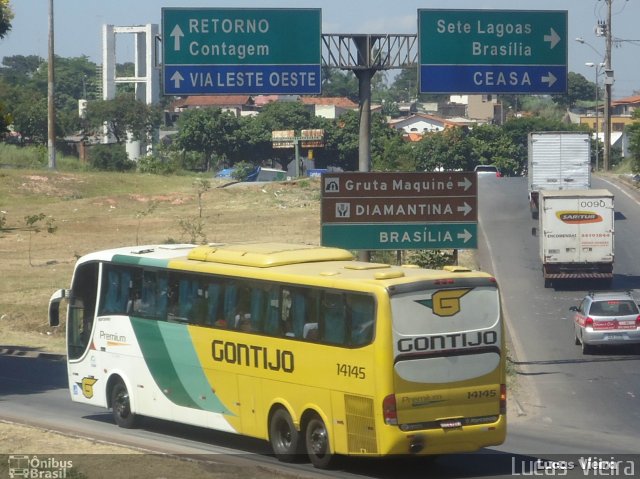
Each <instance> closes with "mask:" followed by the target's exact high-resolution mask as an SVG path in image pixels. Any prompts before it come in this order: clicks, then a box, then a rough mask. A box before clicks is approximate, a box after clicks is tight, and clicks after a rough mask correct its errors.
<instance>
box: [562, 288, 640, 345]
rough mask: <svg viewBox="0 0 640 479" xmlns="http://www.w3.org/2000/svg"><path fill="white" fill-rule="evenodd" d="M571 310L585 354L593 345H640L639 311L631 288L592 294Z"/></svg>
mask: <svg viewBox="0 0 640 479" xmlns="http://www.w3.org/2000/svg"><path fill="white" fill-rule="evenodd" d="M569 309H570V310H571V311H573V324H574V329H575V342H576V344H577V345H580V344H581V345H582V352H583V353H584V354H589V353H590V352H592V350H593V347H594V346H603V345H612V346H613V345H621V344H640V310H639V309H638V305H637V304H636V302H635V301H634V299H633V296H632V295H631V292H629V291H606V292H594V293H589V294H587V295H586V296H585V297H584V298H583V299H582V301H581V302H580V304H579V305H578V306H572V307H571V308H569Z"/></svg>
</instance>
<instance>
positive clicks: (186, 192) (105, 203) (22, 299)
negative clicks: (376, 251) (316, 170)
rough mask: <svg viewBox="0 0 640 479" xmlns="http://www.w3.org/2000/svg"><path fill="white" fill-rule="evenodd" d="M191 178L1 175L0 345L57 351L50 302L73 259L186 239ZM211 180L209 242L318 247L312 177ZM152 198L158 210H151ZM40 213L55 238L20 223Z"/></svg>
mask: <svg viewBox="0 0 640 479" xmlns="http://www.w3.org/2000/svg"><path fill="white" fill-rule="evenodd" d="M0 163H2V159H1V158H0ZM195 179H196V177H195V176H166V177H165V176H157V175H143V174H137V173H109V172H94V171H86V172H54V171H49V170H47V169H10V168H4V169H0V218H2V219H3V220H2V221H3V229H4V230H5V231H3V232H1V233H0V265H1V266H0V268H1V272H2V281H0V335H1V336H2V338H3V339H2V340H0V345H6V343H7V342H8V341H11V343H12V344H14V345H16V344H23V345H27V346H30V347H34V348H35V347H39V348H42V349H46V350H49V349H50V347H54V349H55V350H58V349H59V345H60V344H62V342H61V341H59V338H58V336H59V335H62V334H63V333H62V331H61V330H62V328H53V329H51V328H49V326H48V323H47V305H48V301H49V297H50V295H51V294H52V293H53V292H54V291H55V290H56V289H59V288H64V287H69V284H70V280H71V274H72V272H73V266H74V264H75V261H76V259H77V258H78V257H79V256H82V255H84V254H86V253H89V252H91V251H96V250H100V249H106V248H113V247H118V246H127V245H136V244H151V243H166V242H184V241H185V240H186V239H188V238H185V232H184V231H183V230H182V229H181V228H180V226H179V221H180V220H181V219H182V220H184V219H187V220H189V219H191V218H196V217H197V216H198V214H199V211H198V206H197V198H196V190H195V187H194V184H193V183H194V180H195ZM210 181H211V186H212V188H211V189H210V190H209V191H207V193H205V195H204V197H203V205H204V207H203V222H204V231H205V234H206V238H207V240H208V241H219V242H222V241H258V240H266V241H269V240H271V241H291V242H303V243H314V244H319V240H320V221H319V216H320V215H319V196H318V190H319V187H318V186H317V185H314V184H315V183H317V181H316V182H312V183H311V184H310V183H309V182H308V181H307V182H305V183H304V184H305V185H306V186H304V187H301V186H299V185H298V182H288V183H286V184H285V183H273V184H268V185H251V186H238V187H228V188H219V186H222V185H223V184H224V182H223V181H221V180H216V179H213V178H211V179H210ZM151 202H155V203H156V204H157V206H156V207H155V208H154V209H153V211H151V212H149V210H150V208H149V205H150V203H151ZM40 213H42V214H44V215H45V216H46V217H47V218H51V219H53V221H54V224H55V225H56V226H57V230H56V231H55V232H54V233H52V234H48V233H47V232H46V231H45V230H42V231H40V232H37V233H36V232H33V231H26V230H25V229H26V219H25V218H26V217H28V216H31V215H38V214H40ZM30 258H31V263H30ZM30 264H32V266H31V265H30ZM9 334H11V336H9ZM16 335H18V336H22V337H23V341H22V342H18V341H19V338H18V337H16ZM10 338H13V339H10Z"/></svg>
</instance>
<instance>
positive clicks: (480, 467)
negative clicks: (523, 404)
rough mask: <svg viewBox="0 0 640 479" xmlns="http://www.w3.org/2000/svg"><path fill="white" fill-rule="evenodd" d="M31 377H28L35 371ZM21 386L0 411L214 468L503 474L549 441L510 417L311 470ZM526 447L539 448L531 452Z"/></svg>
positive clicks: (10, 373)
mask: <svg viewBox="0 0 640 479" xmlns="http://www.w3.org/2000/svg"><path fill="white" fill-rule="evenodd" d="M0 359H2V358H0ZM5 359H6V358H5ZM20 362H24V364H25V365H31V366H33V364H34V363H33V362H32V361H30V360H28V359H27V358H14V361H12V363H13V364H14V366H15V367H13V368H11V369H9V370H5V377H6V378H8V379H9V380H10V381H15V380H16V379H17V378H19V377H22V376H24V374H23V372H24V369H25V367H26V366H21V365H20ZM36 362H42V363H45V364H41V365H39V366H38V368H39V369H41V370H44V369H48V367H49V366H52V367H51V369H50V370H51V374H52V375H54V376H58V377H57V378H52V379H53V382H54V383H55V382H58V381H60V380H64V377H65V375H66V373H65V371H64V370H63V369H60V368H59V363H60V362H59V361H58V362H56V363H55V364H46V363H47V360H43V359H36ZM48 362H49V363H51V361H48ZM6 364H7V363H6V361H5V362H3V361H0V365H6ZM30 379H31V377H30V376H29V375H26V376H24V378H23V380H22V382H27V383H28V382H29V381H30ZM33 380H34V382H35V381H36V378H33ZM27 389H28V390H30V391H34V392H28V393H25V394H21V393H19V392H16V393H15V394H7V395H5V396H4V397H3V400H2V401H0V417H3V418H8V419H11V420H14V421H16V422H22V423H27V424H33V425H35V426H40V427H46V428H48V429H51V430H57V431H61V432H64V433H67V434H71V435H78V436H83V437H88V438H94V439H97V440H104V441H108V442H110V443H118V444H122V445H125V446H131V447H135V448H142V449H144V450H147V451H150V452H151V451H152V452H155V453H163V454H174V455H187V456H188V457H189V458H191V459H197V460H201V461H205V462H207V463H210V464H212V467H214V468H215V467H236V466H238V467H243V468H255V467H258V468H260V469H262V470H265V471H269V473H268V474H266V475H265V477H267V476H268V477H291V476H292V475H295V476H296V477H310V478H317V477H339V478H355V477H363V476H364V477H373V478H379V479H391V478H400V479H402V478H407V479H409V478H415V477H423V476H424V477H442V478H455V477H470V478H471V477H484V478H488V477H507V476H510V475H512V473H513V472H514V469H513V467H519V466H514V464H516V465H520V464H531V463H532V462H535V461H537V460H538V459H544V458H545V457H546V456H545V455H544V449H545V447H546V446H547V445H548V444H550V441H549V431H548V430H544V429H540V430H534V431H533V432H531V431H528V430H526V429H523V428H522V425H521V424H518V423H516V424H513V425H510V426H509V428H510V433H509V435H508V439H507V442H506V443H505V444H504V445H502V446H500V447H499V448H491V449H484V450H482V451H480V452H477V453H471V454H454V455H447V456H442V457H440V458H438V459H437V460H433V459H431V458H417V457H411V456H402V457H394V458H385V459H363V458H344V460H343V461H342V462H341V465H340V467H339V468H338V470H336V471H318V470H316V469H314V468H313V467H312V466H310V465H309V464H308V463H304V462H301V463H298V464H292V465H287V464H282V463H279V462H278V461H277V460H276V459H275V458H274V457H273V455H272V454H271V451H270V448H269V446H268V443H267V442H266V441H261V440H257V439H252V438H248V437H244V436H239V435H234V434H229V433H224V432H218V431H212V430H210V429H205V428H199V427H195V426H187V425H182V424H177V423H174V422H170V421H162V420H157V419H152V418H141V424H140V427H139V428H137V429H132V430H128V429H121V428H118V427H117V426H116V425H115V424H114V423H113V420H112V418H111V414H110V413H109V412H108V411H106V410H104V409H102V408H98V407H93V406H89V405H84V404H79V403H73V402H71V401H70V399H69V393H68V390H67V388H66V385H65V387H63V388H58V389H56V388H51V389H50V390H48V391H44V392H42V391H36V388H35V387H29V388H27ZM553 434H554V435H555V436H554V437H556V439H557V437H559V436H558V431H557V430H554V433H553ZM581 437H583V436H581ZM568 443H569V444H570V443H571V442H570V441H569V440H567V442H563V443H560V444H556V440H554V441H552V444H553V451H554V452H557V453H567V454H570V453H574V452H576V450H577V451H585V450H586V449H580V448H578V447H573V448H571V447H567V444H568ZM592 444H596V445H597V444H598V442H597V441H592ZM559 446H562V447H559ZM531 451H543V453H541V454H539V455H532V454H531V453H530V452H531ZM595 452H598V451H595ZM279 474H282V476H279Z"/></svg>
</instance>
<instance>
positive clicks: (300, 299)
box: [289, 289, 318, 338]
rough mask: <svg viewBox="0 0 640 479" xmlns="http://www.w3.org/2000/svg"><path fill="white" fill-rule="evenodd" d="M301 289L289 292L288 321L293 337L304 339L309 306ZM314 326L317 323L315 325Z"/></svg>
mask: <svg viewBox="0 0 640 479" xmlns="http://www.w3.org/2000/svg"><path fill="white" fill-rule="evenodd" d="M303 291H304V290H301V289H294V290H292V291H291V310H290V313H289V314H290V318H291V319H290V321H291V326H292V332H293V336H294V337H295V338H302V337H304V327H305V321H306V319H307V317H308V314H309V305H308V301H307V297H306V295H305V294H304V292H303ZM315 324H316V326H317V324H318V323H315Z"/></svg>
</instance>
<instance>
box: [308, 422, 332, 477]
mask: <svg viewBox="0 0 640 479" xmlns="http://www.w3.org/2000/svg"><path fill="white" fill-rule="evenodd" d="M305 445H306V449H307V455H308V456H309V460H310V461H311V464H313V466H314V467H317V468H318V469H329V468H330V467H331V466H332V465H333V464H334V461H335V457H334V455H333V454H332V453H331V446H330V445H329V432H328V431H327V427H326V426H325V424H324V422H323V421H322V419H320V418H319V417H318V416H315V415H314V416H313V417H312V418H311V419H310V420H309V422H308V423H307V427H306V428H305Z"/></svg>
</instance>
